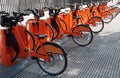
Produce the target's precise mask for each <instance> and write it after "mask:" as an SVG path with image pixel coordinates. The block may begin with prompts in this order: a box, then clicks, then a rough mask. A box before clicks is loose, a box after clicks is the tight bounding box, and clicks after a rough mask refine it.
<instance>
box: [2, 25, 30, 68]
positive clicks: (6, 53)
mask: <svg viewBox="0 0 120 78" xmlns="http://www.w3.org/2000/svg"><path fill="white" fill-rule="evenodd" d="M19 32H21V33H19ZM22 32H23V31H22V26H16V27H14V30H13V33H14V35H15V36H16V37H17V41H18V43H19V46H20V54H19V57H20V58H27V57H28V53H26V52H24V44H23V40H21V37H24V35H23V34H22ZM23 33H24V32H23ZM0 34H1V36H0V56H1V63H2V64H3V65H5V66H11V65H13V64H15V62H16V61H14V62H11V60H10V58H11V55H13V53H14V52H13V51H14V49H13V48H12V47H9V48H6V37H5V33H4V29H0ZM20 36H21V37H20Z"/></svg>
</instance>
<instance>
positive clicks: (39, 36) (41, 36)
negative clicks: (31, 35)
mask: <svg viewBox="0 0 120 78" xmlns="http://www.w3.org/2000/svg"><path fill="white" fill-rule="evenodd" d="M35 36H37V37H38V39H39V40H40V39H44V38H46V37H47V35H46V34H38V33H37V34H35Z"/></svg>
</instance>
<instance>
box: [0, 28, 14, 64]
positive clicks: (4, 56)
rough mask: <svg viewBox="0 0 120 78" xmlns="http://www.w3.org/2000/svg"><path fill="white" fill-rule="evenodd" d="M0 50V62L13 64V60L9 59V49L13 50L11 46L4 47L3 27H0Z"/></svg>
mask: <svg viewBox="0 0 120 78" xmlns="http://www.w3.org/2000/svg"><path fill="white" fill-rule="evenodd" d="M0 34H1V37H0V51H1V63H2V64H3V65H5V66H10V65H13V64H14V63H15V62H11V61H10V54H9V50H10V51H13V49H12V48H9V49H7V48H6V37H5V34H4V29H0Z"/></svg>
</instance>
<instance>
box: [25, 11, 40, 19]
mask: <svg viewBox="0 0 120 78" xmlns="http://www.w3.org/2000/svg"><path fill="white" fill-rule="evenodd" d="M35 10H36V12H35V11H34V10H32V9H26V10H24V11H30V12H32V14H33V15H34V16H35V17H36V18H37V19H39V15H38V13H37V12H38V11H37V9H35Z"/></svg>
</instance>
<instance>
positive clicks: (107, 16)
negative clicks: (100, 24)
mask: <svg viewBox="0 0 120 78" xmlns="http://www.w3.org/2000/svg"><path fill="white" fill-rule="evenodd" d="M101 15H102V20H103V21H104V23H110V22H111V21H112V20H113V15H112V14H111V13H110V12H109V11H106V12H103V13H102V14H101ZM104 16H105V17H104Z"/></svg>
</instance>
